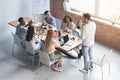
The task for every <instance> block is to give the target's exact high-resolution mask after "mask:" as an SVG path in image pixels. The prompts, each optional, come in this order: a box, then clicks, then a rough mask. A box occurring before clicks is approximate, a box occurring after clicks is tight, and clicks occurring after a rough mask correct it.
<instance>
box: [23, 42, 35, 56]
mask: <svg viewBox="0 0 120 80" xmlns="http://www.w3.org/2000/svg"><path fill="white" fill-rule="evenodd" d="M25 45H26V51H27V52H29V53H31V54H35V50H34V47H33V45H32V43H31V42H30V41H25Z"/></svg>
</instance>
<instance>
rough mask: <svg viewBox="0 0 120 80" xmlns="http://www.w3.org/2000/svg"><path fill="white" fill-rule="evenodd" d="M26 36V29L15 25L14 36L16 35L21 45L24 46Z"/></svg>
mask: <svg viewBox="0 0 120 80" xmlns="http://www.w3.org/2000/svg"><path fill="white" fill-rule="evenodd" d="M26 34H27V28H26V27H24V26H21V25H17V27H16V35H18V37H19V39H20V41H21V44H22V45H24V41H25V38H26Z"/></svg>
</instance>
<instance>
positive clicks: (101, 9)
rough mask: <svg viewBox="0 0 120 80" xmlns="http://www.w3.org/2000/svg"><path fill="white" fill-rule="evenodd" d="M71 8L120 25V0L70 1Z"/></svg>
mask: <svg viewBox="0 0 120 80" xmlns="http://www.w3.org/2000/svg"><path fill="white" fill-rule="evenodd" d="M69 2H70V6H71V8H76V9H79V10H80V11H82V12H88V13H90V14H92V15H94V16H98V17H101V18H103V19H106V20H110V21H111V22H115V23H120V5H119V3H120V0H69Z"/></svg>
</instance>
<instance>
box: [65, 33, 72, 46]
mask: <svg viewBox="0 0 120 80" xmlns="http://www.w3.org/2000/svg"><path fill="white" fill-rule="evenodd" d="M63 40H64V44H66V45H69V46H71V45H72V44H73V43H74V41H73V40H70V39H69V36H68V34H67V35H66V36H64V37H63Z"/></svg>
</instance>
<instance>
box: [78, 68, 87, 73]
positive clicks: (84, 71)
mask: <svg viewBox="0 0 120 80" xmlns="http://www.w3.org/2000/svg"><path fill="white" fill-rule="evenodd" d="M79 71H80V72H82V73H84V74H87V73H88V70H85V69H82V70H81V69H79Z"/></svg>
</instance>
